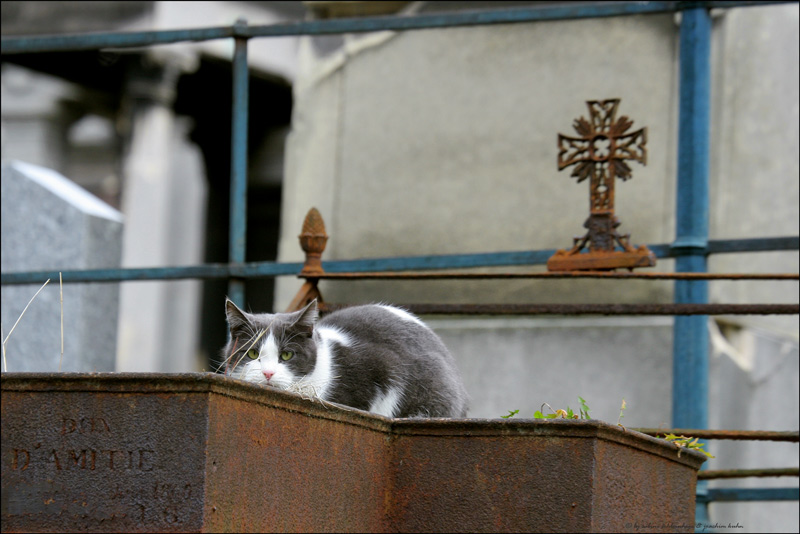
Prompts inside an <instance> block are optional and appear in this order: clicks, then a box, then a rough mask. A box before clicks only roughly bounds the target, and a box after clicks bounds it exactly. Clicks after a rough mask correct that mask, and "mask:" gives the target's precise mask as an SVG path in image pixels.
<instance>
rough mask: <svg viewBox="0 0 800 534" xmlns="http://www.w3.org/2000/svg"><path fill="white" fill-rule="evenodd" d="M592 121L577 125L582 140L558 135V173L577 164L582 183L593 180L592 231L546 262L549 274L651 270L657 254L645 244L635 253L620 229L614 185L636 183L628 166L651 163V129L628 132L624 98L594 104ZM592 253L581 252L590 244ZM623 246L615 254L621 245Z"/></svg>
mask: <svg viewBox="0 0 800 534" xmlns="http://www.w3.org/2000/svg"><path fill="white" fill-rule="evenodd" d="M586 105H587V106H588V107H589V120H587V119H585V118H584V117H581V118H579V119H576V120H575V122H574V123H573V125H572V126H573V128H575V131H576V132H577V133H578V135H579V136H580V137H569V136H566V135H563V134H558V170H563V169H565V168H567V167H570V166H572V165H574V166H575V167H574V169H573V170H572V174H571V175H570V176H573V177H575V178H577V179H578V182H579V183H580V182H583V181H584V180H586V179H587V178H588V179H589V201H590V202H589V206H590V215H589V218H588V219H587V220H586V222H585V223H583V226H584V227H585V228H586V229H587V230H588V231H587V232H586V234H585V235H584V236H583V237H576V238H574V242H573V246H572V249H570V250H569V251H566V250H558V251H556V253H555V254H554V255H553V256H552V257H551V258H550V259H549V260H548V261H547V269H548V270H550V271H582V270H607V269H618V268H628V269H633V268H634V267H651V266H653V265H655V264H656V258H655V255H654V254H653V253H652V252H651V251H650V250H649V249H648V248H647V247H646V246H644V245H642V246H640V247H638V248H636V249H634V248H633V247H632V246H631V244H630V234H625V235H620V234H619V233H618V232H617V227H619V225H620V224H621V223H620V222H619V219H617V218H616V216H615V215H614V182H615V178H617V177H619V178H621V179H622V180H628V179H630V178H631V168H630V167H629V166H628V163H627V161H638V162H639V163H641V164H642V165H646V164H647V147H646V144H647V128H640V129H638V130H636V131H634V132H629V133H626V132H628V130H629V129H630V127H631V126H633V121H632V120H629V119H628V117H626V116H624V115H623V116H622V117H620V118H617V107H618V106H619V99H618V98H615V99H612V100H603V101H597V100H590V101H588V102H586ZM587 243H588V244H589V251H588V252H581V251H582V250H583V249H584V248H585V247H586V244H587ZM617 244H619V246H620V247H622V250H621V251H618V250H616V245H617Z"/></svg>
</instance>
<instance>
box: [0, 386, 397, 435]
mask: <svg viewBox="0 0 800 534" xmlns="http://www.w3.org/2000/svg"><path fill="white" fill-rule="evenodd" d="M2 390H3V391H21V392H25V391H30V392H47V391H52V392H84V393H93V392H103V393H126V394H161V395H163V394H187V393H200V394H208V393H214V394H217V395H221V396H225V397H230V398H234V399H238V400H243V401H247V402H255V403H258V404H262V405H269V406H272V407H274V408H279V409H282V410H285V411H288V412H295V413H302V414H304V415H306V416H309V417H319V418H324V419H332V420H336V421H339V422H342V423H347V424H355V425H356V426H361V427H365V428H370V429H373V430H378V431H388V430H390V428H389V426H390V425H389V423H390V421H391V420H390V419H388V418H385V417H382V416H379V415H376V414H372V413H369V412H365V411H363V410H357V409H355V408H351V407H349V406H343V405H340V404H336V403H331V402H325V403H324V404H323V403H321V402H319V401H313V400H310V399H306V398H303V397H302V396H300V395H297V394H295V393H290V392H287V391H282V390H279V389H275V388H271V387H268V386H261V385H258V384H253V383H250V382H245V381H244V380H239V379H236V378H232V377H229V376H224V375H221V374H217V373H174V374H173V373H3V374H2Z"/></svg>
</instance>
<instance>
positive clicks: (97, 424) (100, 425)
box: [90, 417, 111, 432]
mask: <svg viewBox="0 0 800 534" xmlns="http://www.w3.org/2000/svg"><path fill="white" fill-rule="evenodd" d="M90 421H91V422H92V432H103V431H104V430H103V429H105V432H111V427H109V426H108V423H106V420H105V419H103V418H102V417H92V418H91V419H90ZM95 429H97V430H95Z"/></svg>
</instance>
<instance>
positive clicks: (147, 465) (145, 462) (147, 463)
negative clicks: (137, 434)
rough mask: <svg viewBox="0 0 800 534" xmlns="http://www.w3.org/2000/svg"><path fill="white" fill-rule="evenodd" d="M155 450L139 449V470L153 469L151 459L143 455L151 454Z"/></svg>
mask: <svg viewBox="0 0 800 534" xmlns="http://www.w3.org/2000/svg"><path fill="white" fill-rule="evenodd" d="M154 452H156V451H152V450H149V449H139V471H152V470H153V459H152V458H148V457H146V456H145V455H148V454H153V453H154Z"/></svg>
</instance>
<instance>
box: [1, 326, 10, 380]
mask: <svg viewBox="0 0 800 534" xmlns="http://www.w3.org/2000/svg"><path fill="white" fill-rule="evenodd" d="M2 338H3V323H0V339H2ZM3 372H4V373H7V372H8V364H6V344H5V342H4V343H3Z"/></svg>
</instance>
